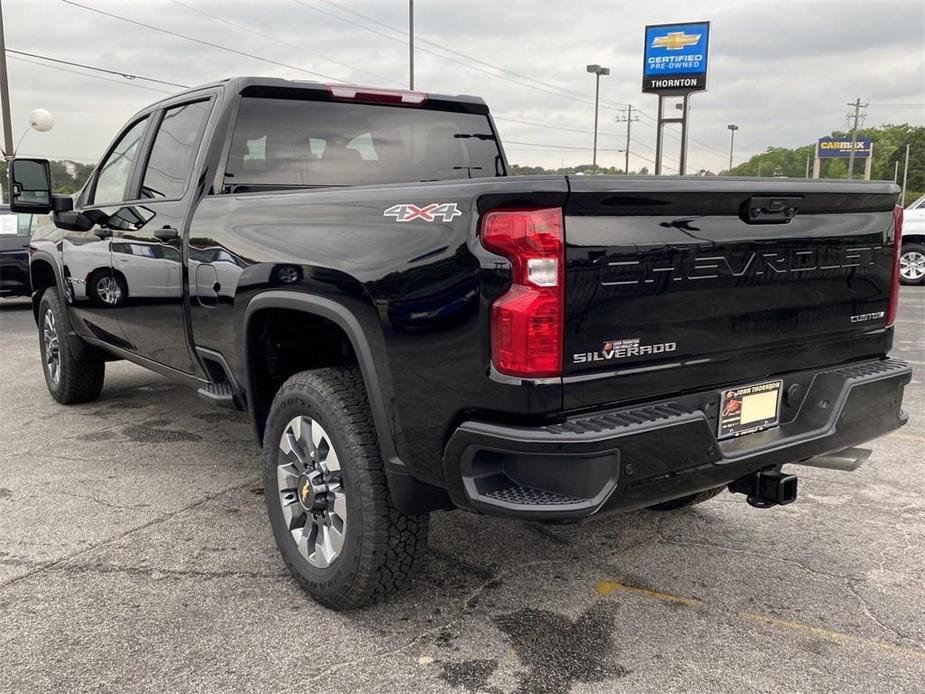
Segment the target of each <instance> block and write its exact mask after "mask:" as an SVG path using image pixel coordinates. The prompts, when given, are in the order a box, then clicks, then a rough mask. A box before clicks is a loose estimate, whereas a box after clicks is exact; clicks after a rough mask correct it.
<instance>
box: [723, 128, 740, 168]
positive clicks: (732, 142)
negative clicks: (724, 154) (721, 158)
mask: <svg viewBox="0 0 925 694" xmlns="http://www.w3.org/2000/svg"><path fill="white" fill-rule="evenodd" d="M726 127H727V128H729V172H730V173H732V152H733V150H734V148H735V143H736V130H738V129H739V126H738V125H736V124H735V123H730V124H729V125H727V126H726Z"/></svg>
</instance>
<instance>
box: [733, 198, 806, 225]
mask: <svg viewBox="0 0 925 694" xmlns="http://www.w3.org/2000/svg"><path fill="white" fill-rule="evenodd" d="M801 202H803V198H802V197H801V196H792V197H770V196H765V195H761V196H759V195H756V196H754V197H751V198H749V199H748V200H746V201H745V202H744V203H743V204H742V207H741V209H740V210H739V217H741V218H742V221H743V222H745V223H746V224H787V223H789V222H790V220H791V219H793V218H794V217H796V216H797V212H799V211H800V203H801Z"/></svg>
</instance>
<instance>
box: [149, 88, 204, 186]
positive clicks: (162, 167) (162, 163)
mask: <svg viewBox="0 0 925 694" xmlns="http://www.w3.org/2000/svg"><path fill="white" fill-rule="evenodd" d="M211 106H212V105H211V102H209V101H196V102H194V103H191V104H183V105H182V106H175V107H174V108H171V109H168V110H167V111H166V112H165V113H164V118H163V120H161V124H160V127H159V128H158V130H157V135H156V136H155V138H154V145H153V146H152V147H151V156H150V157H149V158H148V166H147V168H146V169H145V176H144V180H143V182H142V184H141V197H143V198H179V197H182V196H183V192H184V191H185V190H186V184H187V183H188V182H189V178H190V174H191V173H192V171H193V163H194V161H195V159H196V152H197V151H198V150H199V140H200V138H201V137H202V131H203V129H204V128H205V125H206V120H208V118H209V112H210V111H211Z"/></svg>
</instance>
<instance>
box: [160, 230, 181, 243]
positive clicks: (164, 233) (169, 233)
mask: <svg viewBox="0 0 925 694" xmlns="http://www.w3.org/2000/svg"><path fill="white" fill-rule="evenodd" d="M179 237H180V232H179V231H177V230H176V229H174V228H173V227H163V228H161V229H158V230H157V231H155V232H154V238H156V239H157V240H158V241H165V242H166V241H173V240H174V239H176V238H179Z"/></svg>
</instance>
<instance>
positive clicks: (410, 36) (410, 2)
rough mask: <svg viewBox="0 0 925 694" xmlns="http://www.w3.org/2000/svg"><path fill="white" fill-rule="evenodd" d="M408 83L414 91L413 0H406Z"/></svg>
mask: <svg viewBox="0 0 925 694" xmlns="http://www.w3.org/2000/svg"><path fill="white" fill-rule="evenodd" d="M408 82H409V83H410V86H409V88H410V89H411V91H414V0H408Z"/></svg>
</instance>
